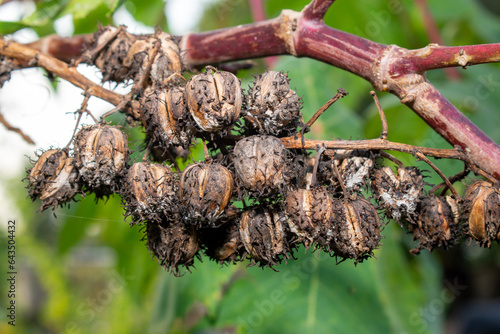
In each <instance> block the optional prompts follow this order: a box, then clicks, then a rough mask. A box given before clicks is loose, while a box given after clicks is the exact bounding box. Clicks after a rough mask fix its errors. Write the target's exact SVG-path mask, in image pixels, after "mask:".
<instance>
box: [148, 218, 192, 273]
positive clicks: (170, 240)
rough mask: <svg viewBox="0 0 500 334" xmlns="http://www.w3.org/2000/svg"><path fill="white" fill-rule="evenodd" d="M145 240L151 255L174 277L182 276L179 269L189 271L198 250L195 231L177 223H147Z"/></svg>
mask: <svg viewBox="0 0 500 334" xmlns="http://www.w3.org/2000/svg"><path fill="white" fill-rule="evenodd" d="M146 239H147V247H148V249H149V251H150V252H151V254H152V255H153V256H154V257H156V258H157V260H158V262H159V263H160V265H161V266H163V267H164V268H165V269H166V270H167V271H170V272H172V273H173V274H174V275H175V276H180V275H181V274H182V273H181V270H180V267H185V268H186V269H187V270H188V271H189V267H191V266H192V265H193V263H194V258H195V257H196V255H197V254H198V251H199V250H200V246H199V241H198V235H197V233H196V231H195V229H194V228H192V227H190V226H185V225H184V224H182V223H178V222H169V221H163V222H153V221H150V222H148V223H147V224H146Z"/></svg>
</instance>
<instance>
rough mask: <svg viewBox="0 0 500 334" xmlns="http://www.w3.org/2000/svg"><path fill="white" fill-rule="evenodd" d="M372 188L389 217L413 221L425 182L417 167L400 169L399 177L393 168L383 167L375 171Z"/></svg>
mask: <svg viewBox="0 0 500 334" xmlns="http://www.w3.org/2000/svg"><path fill="white" fill-rule="evenodd" d="M372 186H373V188H374V189H375V192H376V194H377V199H378V200H379V201H380V202H381V203H382V204H383V206H384V207H385V208H386V209H387V211H388V213H389V215H390V216H391V217H392V218H394V219H396V220H397V221H400V220H401V219H402V218H403V217H407V218H410V219H412V216H413V214H414V212H415V209H416V208H417V204H418V202H419V201H420V197H421V196H422V192H423V186H424V181H423V178H422V173H420V171H419V170H418V168H416V167H400V168H398V174H397V175H395V174H394V171H393V170H392V168H390V167H382V168H380V169H377V170H375V171H374V173H373V177H372Z"/></svg>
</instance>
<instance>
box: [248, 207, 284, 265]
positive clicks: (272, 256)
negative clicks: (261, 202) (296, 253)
mask: <svg viewBox="0 0 500 334" xmlns="http://www.w3.org/2000/svg"><path fill="white" fill-rule="evenodd" d="M285 222H286V217H285V216H284V215H283V214H282V213H279V212H278V211H276V210H274V209H268V208H265V207H255V208H252V209H249V210H247V211H245V212H243V214H242V215H241V220H240V235H241V239H242V241H243V244H244V245H245V249H246V250H247V252H248V253H249V254H250V256H251V257H252V259H253V262H254V263H256V264H258V265H259V266H261V267H264V266H269V267H272V266H273V265H276V264H278V263H280V262H281V261H282V259H287V258H288V257H289V255H288V252H289V245H288V242H287V240H286V236H285V224H284V223H285Z"/></svg>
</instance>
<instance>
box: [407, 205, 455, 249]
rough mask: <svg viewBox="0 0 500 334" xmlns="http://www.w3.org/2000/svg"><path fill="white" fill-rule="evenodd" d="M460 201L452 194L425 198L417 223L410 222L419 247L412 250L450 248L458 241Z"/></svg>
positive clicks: (410, 227) (420, 206)
mask: <svg viewBox="0 0 500 334" xmlns="http://www.w3.org/2000/svg"><path fill="white" fill-rule="evenodd" d="M459 204H460V203H459V201H457V200H456V199H455V198H453V197H451V196H445V197H436V196H429V197H425V198H423V199H422V200H421V201H420V203H419V206H418V209H417V211H418V216H417V219H416V222H415V224H408V227H409V229H410V231H411V232H412V233H413V237H414V239H415V240H417V241H418V242H419V245H418V247H416V248H415V249H412V250H411V253H412V254H418V253H419V252H420V250H421V249H428V250H429V251H432V250H433V249H435V248H445V249H446V248H448V247H450V246H452V245H454V244H456V243H457V241H458V238H459V237H460V235H461V231H460V226H459V218H460V213H459Z"/></svg>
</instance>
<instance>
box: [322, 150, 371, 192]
mask: <svg viewBox="0 0 500 334" xmlns="http://www.w3.org/2000/svg"><path fill="white" fill-rule="evenodd" d="M339 151H340V150H339ZM337 154H338V155H339V157H337V155H336V156H335V157H334V158H330V159H328V160H327V161H323V162H321V163H320V167H319V173H318V174H319V175H318V179H319V180H320V182H321V183H323V184H328V185H331V186H332V187H333V188H334V189H338V188H340V184H339V182H338V177H337V174H336V173H335V172H334V166H333V164H336V166H337V170H338V172H339V174H340V178H341V179H342V182H343V183H344V186H345V188H346V189H347V190H349V191H359V190H360V189H361V188H362V187H363V186H364V185H366V184H367V180H368V178H369V176H370V174H371V171H372V169H373V165H374V162H373V158H372V157H368V156H361V155H359V156H358V155H355V156H353V155H352V154H355V153H354V152H353V151H345V152H339V153H337ZM357 154H362V153H357ZM368 154H370V153H365V154H364V155H368ZM342 155H344V156H345V155H347V156H345V157H342Z"/></svg>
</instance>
